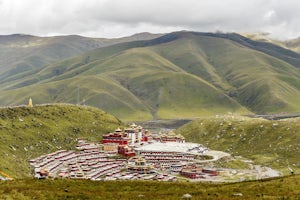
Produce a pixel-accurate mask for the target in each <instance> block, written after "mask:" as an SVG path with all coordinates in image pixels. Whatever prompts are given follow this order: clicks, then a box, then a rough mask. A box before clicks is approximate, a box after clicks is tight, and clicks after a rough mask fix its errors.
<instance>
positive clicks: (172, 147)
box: [135, 142, 201, 153]
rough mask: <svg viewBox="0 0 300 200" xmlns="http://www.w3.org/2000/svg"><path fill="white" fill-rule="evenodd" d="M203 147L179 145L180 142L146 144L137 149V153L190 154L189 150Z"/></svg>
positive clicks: (186, 144)
mask: <svg viewBox="0 0 300 200" xmlns="http://www.w3.org/2000/svg"><path fill="white" fill-rule="evenodd" d="M198 146H201V144H197V143H190V142H185V143H178V142H166V143H161V142H154V143H152V144H144V145H142V146H140V147H137V148H135V150H136V151H149V152H151V151H154V152H157V151H160V152H182V153H185V152H188V150H189V149H192V148H195V147H198Z"/></svg>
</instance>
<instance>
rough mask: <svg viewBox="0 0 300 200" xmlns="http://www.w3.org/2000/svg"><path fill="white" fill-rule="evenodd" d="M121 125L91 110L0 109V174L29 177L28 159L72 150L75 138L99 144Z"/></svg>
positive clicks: (56, 107) (71, 107) (68, 107)
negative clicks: (57, 151) (103, 137)
mask: <svg viewBox="0 0 300 200" xmlns="http://www.w3.org/2000/svg"><path fill="white" fill-rule="evenodd" d="M118 126H122V123H121V122H120V121H119V120H118V119H117V118H115V117H113V116H111V115H109V114H107V113H105V112H103V111H101V110H99V109H96V108H92V107H85V106H74V105H65V104H61V105H59V104H58V105H45V106H35V107H33V108H28V107H14V108H0V137H1V140H0V154H1V162H0V171H1V172H4V173H6V174H8V175H10V176H12V177H14V178H21V177H30V176H31V168H30V166H29V162H28V161H29V160H30V159H32V158H35V157H38V156H40V155H42V154H45V153H51V152H54V151H56V150H58V149H73V148H74V146H75V144H76V138H80V137H82V138H87V139H89V140H91V141H99V140H100V139H101V138H102V134H103V133H106V132H107V131H112V130H114V129H115V128H117V127H118Z"/></svg>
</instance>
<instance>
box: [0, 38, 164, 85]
mask: <svg viewBox="0 0 300 200" xmlns="http://www.w3.org/2000/svg"><path fill="white" fill-rule="evenodd" d="M159 36H161V35H160V34H150V33H140V34H136V35H132V36H129V37H124V38H117V39H105V38H87V37H81V36H77V35H70V36H55V37H36V36H31V35H21V34H14V35H2V36H1V35H0V83H6V82H8V81H16V80H18V79H20V78H22V77H24V76H27V75H32V74H35V73H36V70H40V69H43V68H44V67H45V66H46V65H48V64H52V63H54V62H58V61H60V60H63V59H66V58H70V57H74V56H77V55H79V54H82V53H84V52H87V51H90V50H93V49H96V48H99V47H104V46H109V45H112V44H117V43H122V42H129V41H138V40H145V39H153V38H156V37H159Z"/></svg>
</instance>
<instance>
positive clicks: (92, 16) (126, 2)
mask: <svg viewBox="0 0 300 200" xmlns="http://www.w3.org/2000/svg"><path fill="white" fill-rule="evenodd" d="M178 30H193V31H204V32H213V31H217V30H219V31H224V32H268V33H271V34H272V36H274V37H277V38H278V37H279V38H295V37H299V36H300V0H0V35H5V34H12V33H23V34H32V35H39V36H48V35H66V34H78V35H83V36H90V37H109V38H112V37H122V36H127V35H131V34H134V33H139V32H152V33H166V32H171V31H178Z"/></svg>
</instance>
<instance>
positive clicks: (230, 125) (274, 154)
mask: <svg viewBox="0 0 300 200" xmlns="http://www.w3.org/2000/svg"><path fill="white" fill-rule="evenodd" d="M299 121H300V119H299V118H294V119H285V120H280V121H271V120H265V119H252V118H246V117H239V116H220V117H215V118H207V119H199V120H195V121H193V122H190V123H189V124H186V125H183V126H182V127H180V128H179V129H178V130H177V131H176V132H178V133H180V134H182V135H184V136H185V137H186V139H187V140H188V141H191V142H199V143H202V144H205V145H208V146H209V147H210V148H212V149H218V150H222V151H226V152H228V153H231V154H232V155H234V156H244V157H245V158H248V159H252V160H253V161H254V162H255V163H259V164H262V165H266V166H272V167H275V168H279V169H282V170H284V171H286V172H288V167H291V168H293V169H294V170H295V172H299V170H300V162H299V156H298V154H299V152H300V150H299V149H300V146H299V144H300V135H299V131H300V126H299Z"/></svg>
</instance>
